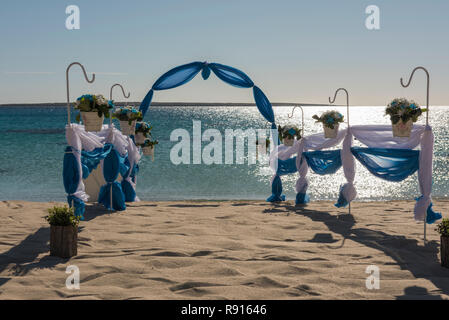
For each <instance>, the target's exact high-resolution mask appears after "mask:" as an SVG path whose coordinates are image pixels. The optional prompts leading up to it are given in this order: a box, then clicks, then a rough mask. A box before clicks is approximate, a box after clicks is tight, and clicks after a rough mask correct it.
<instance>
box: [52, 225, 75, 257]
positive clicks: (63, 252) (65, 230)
mask: <svg viewBox="0 0 449 320" xmlns="http://www.w3.org/2000/svg"><path fill="white" fill-rule="evenodd" d="M77 248H78V228H77V227H73V226H50V255H52V256H57V257H61V258H70V257H73V256H76V255H77V253H78V252H77V251H78V250H77Z"/></svg>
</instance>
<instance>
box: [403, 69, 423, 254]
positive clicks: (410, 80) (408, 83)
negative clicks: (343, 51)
mask: <svg viewBox="0 0 449 320" xmlns="http://www.w3.org/2000/svg"><path fill="white" fill-rule="evenodd" d="M416 70H422V71H424V72H425V73H426V77H427V92H426V94H427V95H426V104H427V111H426V126H428V125H429V91H430V90H429V89H430V75H429V71H427V69H426V68H424V67H416V68H415V69H413V71H412V74H411V75H410V79H409V80H408V82H407V84H404V82H403V81H402V78H401V85H402V87H404V88H407V87H408V86H409V85H410V82H412V79H413V75H414V74H415V71H416ZM426 226H427V210H426V215H425V217H424V245H426Z"/></svg>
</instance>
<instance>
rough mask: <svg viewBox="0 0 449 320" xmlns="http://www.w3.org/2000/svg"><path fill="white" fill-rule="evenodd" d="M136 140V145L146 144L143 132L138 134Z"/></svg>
mask: <svg viewBox="0 0 449 320" xmlns="http://www.w3.org/2000/svg"><path fill="white" fill-rule="evenodd" d="M134 139H135V141H136V144H143V143H144V142H145V139H146V137H145V136H144V135H143V133H142V132H137V133H136V135H135V136H134Z"/></svg>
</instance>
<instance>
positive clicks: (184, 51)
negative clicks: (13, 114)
mask: <svg viewBox="0 0 449 320" xmlns="http://www.w3.org/2000/svg"><path fill="white" fill-rule="evenodd" d="M69 5H77V6H78V7H79V9H80V29H79V30H67V29H66V27H65V21H66V18H67V16H68V15H67V14H66V12H65V11H66V7H67V6H69ZM369 5H376V6H378V7H379V9H380V30H368V29H367V28H366V27H365V20H366V18H367V17H368V15H367V14H366V13H365V8H366V7H367V6H369ZM0 8H1V10H0V41H1V47H0V104H6V103H43V102H65V101H66V89H65V70H66V67H67V66H68V65H69V64H70V63H71V62H73V61H78V62H81V63H82V64H83V65H84V66H85V67H86V69H87V72H88V73H89V74H90V73H92V72H95V73H96V81H95V82H94V83H93V84H87V83H86V82H85V80H84V78H83V76H82V73H81V71H80V69H79V68H78V67H75V68H73V69H72V70H71V72H70V96H71V97H70V99H71V100H72V101H73V100H74V99H76V98H77V97H78V96H80V95H82V94H84V93H102V94H104V95H105V96H109V88H110V87H111V85H113V84H114V83H117V82H118V83H121V84H123V86H124V87H125V89H126V91H130V92H131V97H130V98H129V100H130V101H141V100H142V99H143V97H144V96H145V94H146V93H147V92H148V90H149V89H150V88H151V86H152V85H153V83H154V81H156V79H157V78H158V77H159V76H160V75H162V74H163V73H164V72H166V71H168V70H169V69H171V68H173V67H176V66H178V65H181V64H185V63H189V62H192V61H209V62H218V63H222V64H225V65H230V66H233V67H235V68H238V69H240V70H242V71H244V72H245V73H246V74H248V76H249V77H250V78H251V79H252V80H253V81H254V83H255V84H256V85H257V86H259V87H260V88H261V89H262V90H263V91H264V93H265V94H266V95H267V97H268V98H269V99H270V101H272V102H301V103H326V102H327V99H328V97H329V96H330V95H333V93H334V91H335V90H336V89H337V88H339V87H345V88H347V89H348V91H349V93H350V103H351V104H352V105H386V104H387V103H388V102H389V101H390V100H391V99H392V98H395V97H402V96H404V97H407V98H410V99H414V100H416V101H417V102H418V103H420V104H421V105H424V104H425V75H424V73H421V72H418V73H416V75H415V78H414V80H413V82H412V85H411V86H410V87H409V88H407V89H404V88H402V87H401V85H400V82H399V79H400V78H401V77H404V78H408V77H409V76H410V73H411V71H412V69H413V68H414V67H416V66H419V65H422V66H425V67H426V68H427V69H428V70H429V72H430V75H431V92H430V103H431V104H432V105H449V41H448V37H447V35H448V31H449V17H448V16H449V1H447V0H430V1H421V0H394V1H391V0H369V1H364V0H338V1H335V0H326V1H325V0H314V1H310V0H308V1H300V0H291V1H290V0H276V1H273V0H270V1H267V0H226V1H223V0H207V1H206V0H182V1H181V0H169V1H167V0H160V1H159V0H142V1H140V0H134V1H133V0H130V1H121V2H118V1H104V0H90V1H87V0H86V1H84V0H67V1H66V0H41V1H31V0H28V1H23V0H2V1H1V4H0ZM338 99H339V100H338V101H337V102H340V103H344V102H345V101H344V98H343V97H339V98H338ZM114 100H116V101H123V100H124V99H123V98H122V97H120V95H119V91H118V90H117V91H116V93H115V95H114ZM154 101H187V102H192V101H198V102H253V98H252V93H251V90H245V89H238V88H235V87H231V86H229V85H227V84H225V83H223V82H221V81H220V80H218V79H217V78H216V77H215V76H211V77H210V78H209V79H208V80H207V81H204V80H202V78H201V76H198V77H197V78H195V79H194V80H193V81H191V82H189V83H188V84H186V85H184V86H182V87H179V88H176V89H172V90H167V91H159V92H156V93H155V96H154Z"/></svg>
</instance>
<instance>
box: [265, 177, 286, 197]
mask: <svg viewBox="0 0 449 320" xmlns="http://www.w3.org/2000/svg"><path fill="white" fill-rule="evenodd" d="M271 193H272V195H271V196H270V197H268V199H267V201H268V202H280V201H285V195H283V194H282V181H281V178H280V177H279V175H276V176H275V177H274V179H273V182H272V183H271Z"/></svg>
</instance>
